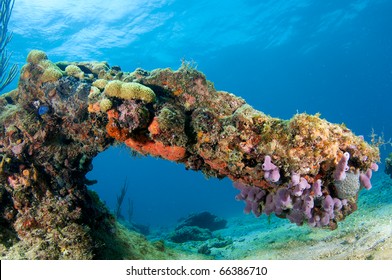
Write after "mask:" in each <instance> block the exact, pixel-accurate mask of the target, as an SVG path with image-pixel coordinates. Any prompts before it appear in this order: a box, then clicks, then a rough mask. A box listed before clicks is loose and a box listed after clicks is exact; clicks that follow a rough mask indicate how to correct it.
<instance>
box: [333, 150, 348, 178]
mask: <svg viewBox="0 0 392 280" xmlns="http://www.w3.org/2000/svg"><path fill="white" fill-rule="evenodd" d="M349 158H350V154H349V153H348V152H345V153H344V154H343V156H342V158H341V159H340V161H339V163H338V165H337V166H336V169H335V172H334V174H333V176H334V179H335V180H336V181H342V180H344V179H345V178H346V171H348V170H349V167H348V160H349Z"/></svg>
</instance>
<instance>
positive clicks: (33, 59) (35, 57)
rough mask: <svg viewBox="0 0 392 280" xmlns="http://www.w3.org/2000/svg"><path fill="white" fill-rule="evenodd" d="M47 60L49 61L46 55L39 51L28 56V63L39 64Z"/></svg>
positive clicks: (33, 51) (31, 52) (34, 51)
mask: <svg viewBox="0 0 392 280" xmlns="http://www.w3.org/2000/svg"><path fill="white" fill-rule="evenodd" d="M46 59H48V56H47V55H46V53H44V52H43V51H39V50H32V51H30V52H29V54H28V55H27V62H28V63H33V64H38V63H39V62H40V61H41V60H46Z"/></svg>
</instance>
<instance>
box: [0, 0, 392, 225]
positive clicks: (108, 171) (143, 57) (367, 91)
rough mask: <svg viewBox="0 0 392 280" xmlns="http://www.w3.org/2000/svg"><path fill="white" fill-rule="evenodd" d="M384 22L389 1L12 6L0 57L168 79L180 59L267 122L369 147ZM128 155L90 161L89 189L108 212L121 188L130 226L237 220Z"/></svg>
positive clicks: (199, 187) (166, 166)
mask: <svg viewBox="0 0 392 280" xmlns="http://www.w3.org/2000/svg"><path fill="white" fill-rule="evenodd" d="M391 15H392V2H391V1H388V0H358V1H344V0H334V1H317V0H313V1H311V0H297V1H294V0H293V1H290V0H269V1H267V0H231V1H217V0H198V1H190V0H159V1H158V0H133V1H125V0H124V1H120V0H111V1H102V0H96V1H94V0H87V1H76V0H72V1H69V0H68V1H66V0H46V1H44V0H35V1H30V0H16V3H15V6H14V10H13V14H12V18H11V21H10V24H9V29H10V30H12V31H13V33H14V37H13V40H12V41H11V43H10V44H9V45H8V48H9V49H10V50H11V51H12V52H13V56H12V61H11V62H12V63H18V64H19V65H20V66H22V65H23V64H24V61H25V58H26V56H27V54H28V52H29V51H30V50H32V49H42V50H44V51H45V52H46V53H47V54H48V56H49V58H50V59H51V60H52V61H60V60H70V61H73V60H99V61H101V60H106V61H108V62H109V64H110V65H112V66H113V65H120V66H121V67H122V69H123V70H125V71H133V70H134V69H135V68H136V67H142V68H144V69H147V70H152V69H154V68H165V67H171V68H173V69H176V68H178V67H179V66H180V64H181V60H182V59H186V60H189V61H194V62H195V63H196V64H197V69H198V70H201V71H203V72H204V73H205V74H206V75H207V78H208V79H209V80H211V81H213V82H214V83H215V87H216V88H217V89H220V90H226V91H229V92H233V93H235V94H236V95H239V96H242V97H243V98H245V99H246V100H247V102H248V103H250V104H251V105H252V106H253V107H255V108H256V109H259V110H261V111H264V112H265V113H267V114H270V115H271V116H275V117H281V118H290V117H291V116H292V115H293V114H295V113H297V112H307V113H312V114H313V113H317V112H320V113H321V114H322V117H324V118H326V119H328V120H329V121H331V122H336V123H342V122H344V123H345V124H346V125H347V126H348V127H349V128H351V129H352V130H353V131H354V132H355V133H356V134H360V135H364V136H365V138H366V139H368V140H369V135H370V133H371V131H372V129H374V130H375V132H376V133H378V134H381V133H384V135H385V138H386V139H389V138H390V137H391V136H392V125H391V124H390V121H391V107H392V102H391V101H392V16H391ZM16 85H17V81H14V83H13V84H12V85H10V86H9V87H8V88H7V89H8V90H11V89H12V88H14V87H16ZM7 89H6V91H7ZM388 152H391V147H390V146H387V147H386V149H385V150H384V149H382V156H383V158H385V156H386V155H387V153H388ZM129 154H130V153H129V151H127V150H126V149H125V148H112V149H110V150H108V151H106V152H104V153H102V154H100V155H99V156H98V157H97V158H96V159H95V160H94V170H93V171H92V172H91V173H90V174H89V175H88V177H89V178H90V179H98V181H99V183H98V184H97V185H95V186H92V187H91V189H94V190H96V191H98V192H99V194H100V196H101V198H102V200H104V201H105V202H106V203H107V204H108V206H109V207H111V208H113V207H114V205H115V199H116V195H117V194H118V192H119V189H120V187H121V186H122V184H123V183H124V180H125V178H126V177H127V178H128V182H129V190H128V194H127V195H128V196H129V197H130V198H131V199H132V200H133V201H134V221H135V222H139V223H143V224H149V225H152V226H169V225H172V224H173V223H175V222H176V220H177V219H178V218H180V217H182V216H186V215H187V214H188V213H190V212H195V211H201V210H210V211H212V212H214V213H216V214H218V215H221V216H226V217H228V216H230V215H241V212H242V208H243V205H242V203H240V202H236V201H235V200H234V196H235V194H236V193H237V191H236V190H234V189H233V187H232V186H231V182H230V181H229V180H222V181H219V180H216V179H210V180H206V179H204V177H203V175H202V174H198V173H195V172H191V171H185V170H184V167H183V166H181V165H177V164H174V163H171V162H166V161H163V160H159V159H153V158H149V157H147V158H136V159H135V158H131V157H130V156H129Z"/></svg>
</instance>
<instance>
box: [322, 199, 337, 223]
mask: <svg viewBox="0 0 392 280" xmlns="http://www.w3.org/2000/svg"><path fill="white" fill-rule="evenodd" d="M322 205H323V208H324V211H325V212H326V213H328V214H329V215H330V216H333V208H334V201H333V198H332V197H331V196H330V195H327V196H326V197H325V199H324V200H323V204H322ZM331 218H333V217H331Z"/></svg>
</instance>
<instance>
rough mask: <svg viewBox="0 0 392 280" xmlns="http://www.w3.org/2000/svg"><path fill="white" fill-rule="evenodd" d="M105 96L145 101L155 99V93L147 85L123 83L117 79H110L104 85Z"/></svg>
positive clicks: (149, 101)
mask: <svg viewBox="0 0 392 280" xmlns="http://www.w3.org/2000/svg"><path fill="white" fill-rule="evenodd" d="M105 94H106V95H107V96H112V97H118V98H121V99H136V100H142V101H144V102H146V103H151V102H154V101H155V93H154V91H153V90H152V89H150V88H149V87H146V86H144V85H142V84H139V83H133V82H132V83H124V82H121V81H118V80H115V81H110V82H109V83H108V84H107V85H106V87H105Z"/></svg>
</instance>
